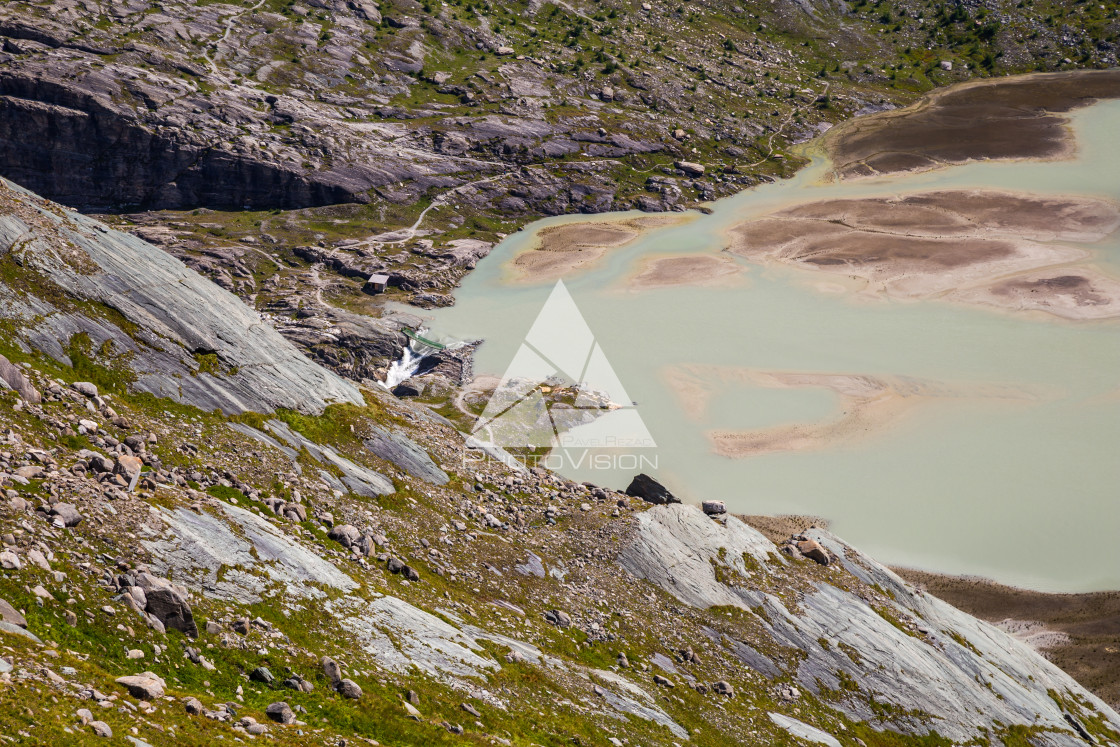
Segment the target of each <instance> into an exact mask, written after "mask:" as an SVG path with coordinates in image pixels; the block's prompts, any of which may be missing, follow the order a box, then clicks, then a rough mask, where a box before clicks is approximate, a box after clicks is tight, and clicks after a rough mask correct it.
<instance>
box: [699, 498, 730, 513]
mask: <svg viewBox="0 0 1120 747" xmlns="http://www.w3.org/2000/svg"><path fill="white" fill-rule="evenodd" d="M700 507H701V508H702V509H704V513H706V514H707V515H708V516H719V515H720V514H725V513H727V506H725V505H724V503H723V501H704V502H703V503H701V504H700Z"/></svg>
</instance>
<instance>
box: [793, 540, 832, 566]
mask: <svg viewBox="0 0 1120 747" xmlns="http://www.w3.org/2000/svg"><path fill="white" fill-rule="evenodd" d="M797 549H798V550H799V551H800V552H801V554H802V555H804V556H805V557H807V558H809V559H810V560H815V561H817V562H818V563H820V564H821V565H828V564H829V563H831V562H832V559H831V558H830V557H828V553H827V552H826V551H825V549H824V548H823V547H821V546H820V544H819V543H818V542H817V541H816V540H802V541H800V542H798V543H797Z"/></svg>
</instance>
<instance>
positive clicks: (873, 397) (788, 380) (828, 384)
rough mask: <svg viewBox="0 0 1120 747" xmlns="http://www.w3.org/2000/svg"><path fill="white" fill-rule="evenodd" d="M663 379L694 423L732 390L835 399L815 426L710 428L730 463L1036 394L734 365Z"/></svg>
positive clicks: (669, 371) (677, 370) (691, 369)
mask: <svg viewBox="0 0 1120 747" xmlns="http://www.w3.org/2000/svg"><path fill="white" fill-rule="evenodd" d="M662 375H663V377H664V379H665V380H666V382H667V383H668V384H669V385H670V387H671V388H672V390H673V392H674V393H675V394H676V396H677V400H678V403H679V404H680V406H681V408H682V409H683V411H684V412H685V413H687V414H688V416H689V417H690V418H692V419H694V420H703V419H704V418H705V416H706V415H707V414H708V410H709V405H710V403H711V400H712V397H714V396H715V395H717V394H719V393H721V392H722V391H724V390H726V389H727V388H729V387H731V386H736V385H738V386H750V387H763V388H771V389H790V388H806V387H810V388H822V389H828V390H830V391H832V392H835V393H836V395H837V396H838V398H839V401H840V405H839V407H838V408H837V409H838V412H837V413H836V414H835V415H834V416H832V417H830V418H827V419H823V420H820V421H817V422H811V423H791V424H786V425H779V426H774V427H770V428H756V429H749V430H730V429H713V430H710V431H708V433H707V436H708V441H709V442H710V444H711V447H712V451H713V452H714V453H716V454H719V455H720V456H725V457H730V458H732V459H742V458H745V457H749V456H756V455H759V454H767V453H773V452H779V451H802V450H806V449H818V448H826V447H829V446H833V445H838V444H842V443H849V442H852V441H855V440H857V439H860V438H864V437H867V436H871V435H876V434H878V433H880V432H882V431H883V430H885V429H887V428H888V427H890V426H892V425H894V424H896V423H897V422H898V421H899V420H901V419H902V418H903V417H905V416H906V415H907V413H909V412H910V411H911V410H912V409H914V408H915V407H918V406H921V405H923V404H925V403H928V402H930V401H932V400H935V399H948V398H952V399H963V398H970V399H986V400H995V399H998V400H1006V401H1017V400H1018V401H1025V400H1028V399H1032V398H1033V397H1034V395H1033V394H1032V393H1030V392H1028V391H1026V390H1023V389H1020V388H1016V387H1001V386H994V385H973V384H962V385H956V384H953V385H950V384H944V383H940V382H936V381H926V380H919V379H912V378H908V377H895V376H892V377H879V376H865V375H858V374H830V373H802V372H789V371H759V370H756V369H750V368H739V367H734V366H711V365H680V366H670V367H667V368H666V369H665V370H664V371H663V373H662Z"/></svg>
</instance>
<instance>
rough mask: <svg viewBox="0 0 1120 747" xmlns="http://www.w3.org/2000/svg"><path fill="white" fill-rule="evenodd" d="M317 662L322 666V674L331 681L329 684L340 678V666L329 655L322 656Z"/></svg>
mask: <svg viewBox="0 0 1120 747" xmlns="http://www.w3.org/2000/svg"><path fill="white" fill-rule="evenodd" d="M319 664H320V666H322V667H323V674H324V675H326V678H327V679H328V680H330V681H331V684H334V683H336V682H339V681H340V680H341V679H342V667H340V666H339V665H338V662H337V661H335V660H334V659H332V658H331V657H329V656H324V657H323V658H322V659H320V660H319Z"/></svg>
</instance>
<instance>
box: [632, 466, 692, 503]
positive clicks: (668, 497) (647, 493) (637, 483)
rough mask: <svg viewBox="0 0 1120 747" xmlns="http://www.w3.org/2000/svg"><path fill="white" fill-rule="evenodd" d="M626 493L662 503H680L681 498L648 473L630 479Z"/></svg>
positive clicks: (651, 501) (650, 501)
mask: <svg viewBox="0 0 1120 747" xmlns="http://www.w3.org/2000/svg"><path fill="white" fill-rule="evenodd" d="M626 495H631V496H634V497H635V498H641V499H642V500H643V501H645V502H646V503H653V504H655V505H662V504H665V503H680V502H681V501H680V499H679V498H677V497H676V496H675V495H673V494H672V493H670V492H669V491H668V490H666V488H665V486H664V485H662V484H661V483H659V482H658V481H657V480H654V479H653V478H652V477H650V476H649V475H646V474H639V475H636V476H635V477H634V479H633V480H631V481H630V485H629V487H627V488H626Z"/></svg>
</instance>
